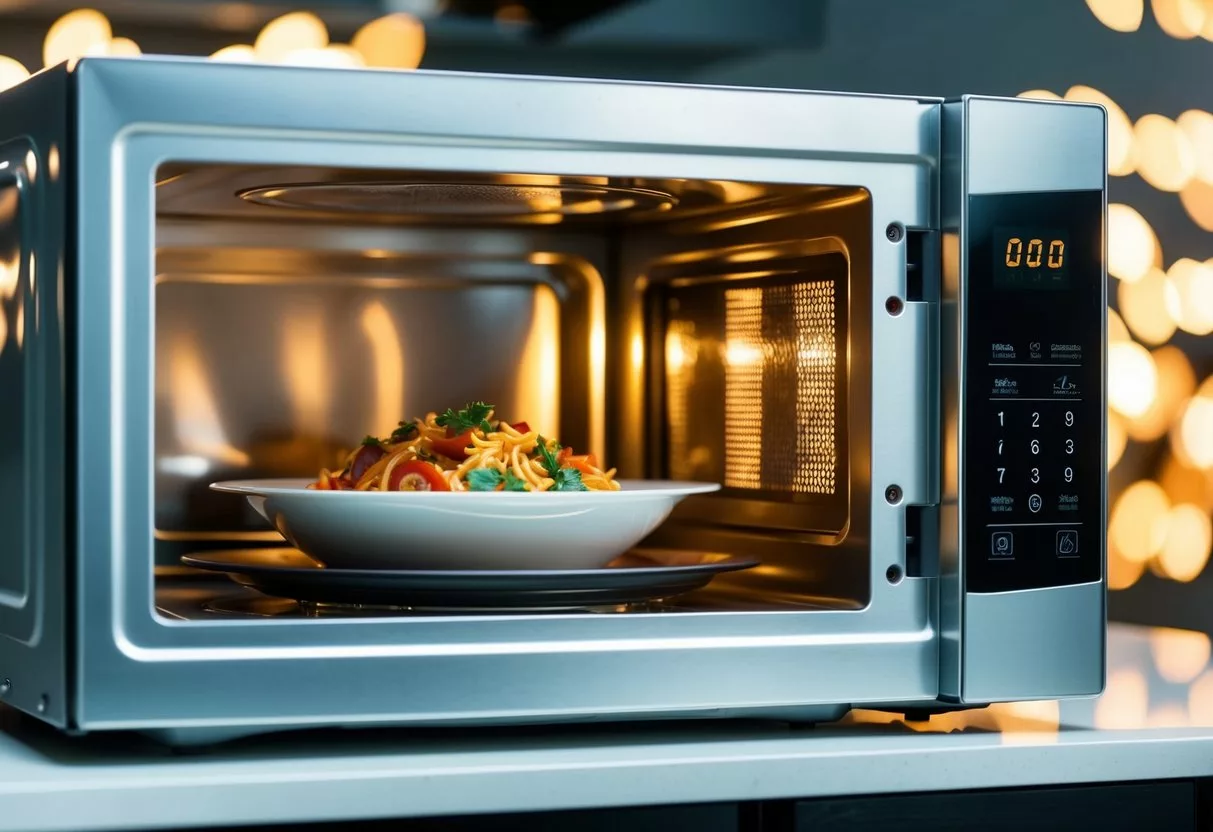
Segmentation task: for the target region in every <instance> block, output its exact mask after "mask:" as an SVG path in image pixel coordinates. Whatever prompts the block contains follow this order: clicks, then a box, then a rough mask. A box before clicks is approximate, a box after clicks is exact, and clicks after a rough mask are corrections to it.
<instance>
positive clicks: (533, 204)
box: [156, 163, 830, 224]
mask: <svg viewBox="0 0 1213 832" xmlns="http://www.w3.org/2000/svg"><path fill="white" fill-rule="evenodd" d="M156 179H157V181H156V199H157V205H156V209H157V214H158V215H160V216H195V217H196V216H212V217H247V218H250V219H252V218H264V219H273V220H282V219H284V218H290V219H298V220H304V221H308V220H334V219H346V218H349V217H351V216H356V217H357V219H358V221H359V222H389V223H400V222H414V223H427V222H430V223H432V222H441V223H451V222H468V223H506V224H556V223H564V222H578V221H581V222H584V221H591V222H592V221H596V220H602V219H607V218H610V219H613V220H621V221H646V220H654V219H665V218H674V217H679V218H681V217H689V216H695V215H698V214H703V213H705V212H706V213H713V212H716V211H719V210H721V209H729V208H732V207H743V206H744V207H745V208H747V209H751V208H753V207H755V206H757V205H766V204H779V203H784V202H790V201H794V200H803V199H804V198H805V197H806V196H807V195H810V194H813V195H820V192H822V191H826V190H830V189H826V188H820V187H810V186H803V185H797V186H793V185H771V184H755V183H748V182H734V181H725V180H706V179H703V180H700V179H653V178H631V177H606V176H556V175H551V174H500V173H466V172H463V173H447V172H434V171H384V170H366V169H339V168H315V167H294V166H292V167H287V166H279V167H266V166H253V165H218V164H210V165H205V164H177V163H171V164H166V165H163V166H162V167H161V168H160V170H159V171H158V172H157V177H156Z"/></svg>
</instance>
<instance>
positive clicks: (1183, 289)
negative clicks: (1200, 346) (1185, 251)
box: [1164, 257, 1213, 335]
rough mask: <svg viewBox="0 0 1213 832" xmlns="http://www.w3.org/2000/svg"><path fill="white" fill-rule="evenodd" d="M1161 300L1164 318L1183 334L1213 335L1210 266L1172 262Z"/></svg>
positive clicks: (1188, 261)
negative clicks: (1164, 313) (1165, 316)
mask: <svg viewBox="0 0 1213 832" xmlns="http://www.w3.org/2000/svg"><path fill="white" fill-rule="evenodd" d="M1164 299H1165V302H1166V309H1167V314H1168V316H1169V317H1170V318H1171V319H1172V320H1174V321H1175V323H1176V324H1177V325H1178V326H1179V328H1180V329H1182V330H1183V331H1184V332H1190V333H1192V334H1193V335H1208V334H1209V333H1210V332H1213V265H1209V264H1206V263H1200V262H1197V261H1196V260H1192V259H1189V258H1187V257H1183V258H1180V259H1179V260H1176V261H1175V262H1174V263H1173V264H1172V265H1171V268H1169V269H1167V279H1166V284H1165V291H1164Z"/></svg>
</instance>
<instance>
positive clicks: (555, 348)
mask: <svg viewBox="0 0 1213 832" xmlns="http://www.w3.org/2000/svg"><path fill="white" fill-rule="evenodd" d="M519 366H522V367H529V368H532V369H531V372H530V373H526V374H524V373H519V374H518V377H517V381H516V382H515V385H514V401H515V402H516V406H517V408H518V413H520V414H525V418H526V419H527V420H528V421H529V423H530V424H532V425H535V426H536V427H538V426H539V425H543V426H544V428H543V429H544V430H545V431H548V432H549V433H550V434H551V435H552V436H561V435H562V434H561V430H560V300H559V299H558V298H557V297H556V293H555V292H553V291H552V289H551V287H549V286H544V285H540V286H536V287H535V297H534V300H533V302H532V305H531V325H530V330H529V331H528V332H527V334H526V340H525V342H524V343H523V346H522V358H521V359H520V361H519ZM536 379H548V380H549V381H548V383H546V384H536V383H535V380H536Z"/></svg>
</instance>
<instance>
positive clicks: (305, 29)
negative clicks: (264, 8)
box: [253, 12, 329, 63]
mask: <svg viewBox="0 0 1213 832" xmlns="http://www.w3.org/2000/svg"><path fill="white" fill-rule="evenodd" d="M328 44H329V32H328V29H327V28H326V27H325V25H324V21H322V20H321V19H320V18H319V17H317V16H316V15H314V14H312V13H311V12H290V13H289V14H284V15H282V16H281V17H276V18H274V19H273V20H271V21H270V22H269V23H267V24H265V26H264V27H263V28H262V29H261V32H260V34H258V35H257V40H256V41H255V42H254V43H253V49H254V51H255V52H256V53H257V60H259V61H264V62H266V63H279V62H280V61H282V60H283V59H284V58H285V57H286V56H287V55H289V54H290V53H291V52H294V51H296V50H299V49H323V48H324V47H326V46H328Z"/></svg>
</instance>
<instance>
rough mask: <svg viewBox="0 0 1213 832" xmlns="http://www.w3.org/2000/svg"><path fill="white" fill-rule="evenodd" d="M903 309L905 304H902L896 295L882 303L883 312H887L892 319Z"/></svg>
mask: <svg viewBox="0 0 1213 832" xmlns="http://www.w3.org/2000/svg"><path fill="white" fill-rule="evenodd" d="M904 308H905V304H904V303H902V300H901V298H899V297H897V295H892V296H891V297H890V298H889V299H888V300H886V301H885V302H884V311H886V312H888V313H889V314H890V315H892V316H893V317H894V318H896V317H897V316H898V315H900V314H901V310H902V309H904Z"/></svg>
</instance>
